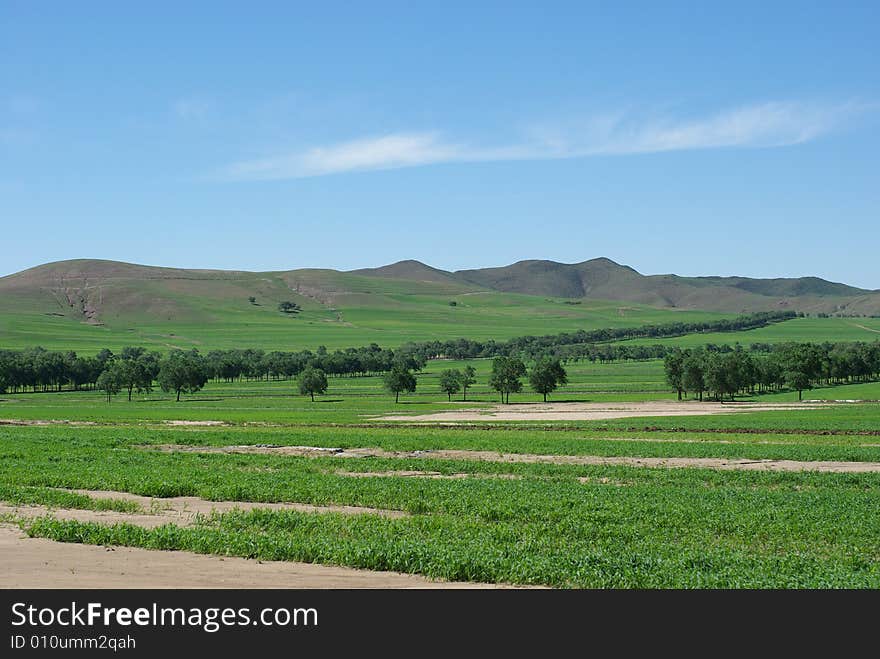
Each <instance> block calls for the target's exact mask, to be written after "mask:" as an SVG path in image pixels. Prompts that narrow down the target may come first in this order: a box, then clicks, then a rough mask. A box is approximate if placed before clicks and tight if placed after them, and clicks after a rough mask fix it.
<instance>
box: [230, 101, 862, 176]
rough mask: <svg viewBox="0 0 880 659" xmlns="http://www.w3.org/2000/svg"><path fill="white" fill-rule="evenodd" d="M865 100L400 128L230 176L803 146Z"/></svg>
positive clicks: (248, 164)
mask: <svg viewBox="0 0 880 659" xmlns="http://www.w3.org/2000/svg"><path fill="white" fill-rule="evenodd" d="M863 109H864V106H858V105H856V104H852V103H849V104H844V105H836V106H828V105H826V106H822V105H809V104H802V103H764V104H760V105H751V106H746V107H741V108H737V109H733V110H727V111H724V112H719V113H717V114H714V115H711V116H708V117H702V118H696V119H670V118H664V117H660V118H658V117H649V118H647V119H646V118H635V117H632V116H631V115H626V114H616V115H604V116H594V117H590V118H588V119H586V120H583V121H579V122H576V123H574V124H571V123H569V124H566V125H564V126H547V125H544V126H538V127H535V128H533V130H531V131H530V134H529V136H528V137H527V138H524V139H522V140H521V141H518V142H515V143H512V144H506V145H501V146H479V145H474V144H470V143H467V142H461V141H453V140H448V139H445V138H444V137H443V136H441V135H440V134H438V133H419V132H415V133H413V132H403V133H392V134H388V135H381V136H376V137H367V138H362V139H357V140H352V141H348V142H340V143H336V144H331V145H327V146H319V147H312V148H308V149H305V150H299V151H294V152H291V153H286V154H282V155H276V156H271V157H266V158H259V159H254V160H245V161H241V162H237V163H233V164H231V165H229V166H227V167H226V168H224V169H223V170H222V171H221V173H220V175H221V177H222V178H225V179H232V180H273V179H274V180H279V179H296V178H305V177H310V176H325V175H329V174H341V173H346V172H361V171H370V170H380V169H399V168H403V167H417V166H421V165H431V164H440V163H460V162H480V161H482V162H486V161H504V160H507V161H509V160H551V159H561V158H583V157H588V156H600V155H626V154H645V153H659V152H665V151H682V150H695V149H715V148H730V147H744V148H769V147H780V146H788V145H794V144H801V143H804V142H808V141H810V140H813V139H816V138H817V137H820V136H821V135H824V134H826V133H828V132H829V131H831V130H833V129H834V128H836V127H837V126H839V125H840V124H841V123H843V122H844V121H845V120H846V119H847V118H848V117H851V116H852V115H853V114H855V113H857V112H859V111H862V110H863Z"/></svg>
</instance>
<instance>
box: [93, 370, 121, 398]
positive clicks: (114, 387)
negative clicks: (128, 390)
mask: <svg viewBox="0 0 880 659" xmlns="http://www.w3.org/2000/svg"><path fill="white" fill-rule="evenodd" d="M95 386H96V387H97V388H98V389H99V390H100V391H103V392H104V393H105V394H107V402H108V403H109V402H110V396H115V395H116V394H118V393H119V392H120V391H122V385H121V384H120V382H119V373H118V369H116V368H114V367H113V366H111V367H110V368H108V369H107V370H106V371H101V375H99V376H98V381H97V382H96V383H95Z"/></svg>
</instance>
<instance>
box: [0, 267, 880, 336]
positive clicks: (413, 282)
mask: <svg viewBox="0 0 880 659" xmlns="http://www.w3.org/2000/svg"><path fill="white" fill-rule="evenodd" d="M285 291H288V292H294V293H296V294H297V295H300V296H303V297H304V298H307V299H308V300H312V301H313V302H314V303H316V304H319V305H321V306H322V307H324V308H326V309H327V310H329V311H332V307H333V306H334V304H336V303H337V302H338V301H339V300H341V299H344V300H350V299H352V296H355V297H357V298H358V299H359V300H360V301H363V300H367V299H370V296H371V295H373V296H377V295H385V296H388V295H395V294H404V295H405V294H421V293H424V292H428V293H430V294H441V295H443V294H449V295H456V294H460V293H468V292H470V293H477V292H480V291H484V292H485V291H495V292H503V293H515V294H522V295H531V296H540V297H542V298H564V299H571V300H577V299H595V300H609V301H618V302H630V303H638V304H644V305H649V306H654V307H659V308H674V309H689V310H690V309H694V310H704V311H718V312H727V313H748V312H755V311H773V310H779V309H792V310H796V311H803V312H807V313H829V314H834V313H841V314H851V315H878V314H880V291H876V290H866V289H862V288H857V287H854V286H848V285H846V284H841V283H836V282H830V281H827V280H824V279H820V278H818V277H798V278H777V279H758V278H750V277H713V276H708V277H681V276H678V275H674V274H667V275H643V274H641V273H639V272H638V271H637V270H635V269H634V268H632V267H630V266H627V265H621V264H619V263H616V262H614V261H612V260H611V259H608V258H596V259H590V260H588V261H583V262H581V263H557V262H555V261H547V260H527V261H519V262H517V263H513V264H511V265H508V266H503V267H492V268H479V269H470V270H458V271H454V272H452V271H446V270H441V269H438V268H434V267H432V266H429V265H426V264H424V263H421V262H419V261H415V260H406V261H399V262H397V263H392V264H389V265H385V266H381V267H377V268H363V269H358V270H351V271H338V270H331V269H312V268H309V269H300V270H286V271H276V272H248V271H240V270H235V271H233V270H198V269H185V268H162V267H154V266H145V265H137V264H131V263H123V262H118V261H104V260H97V259H77V260H70V261H59V262H55V263H48V264H45V265H41V266H37V267H34V268H30V269H28V270H24V271H22V272H19V273H16V274H13V275H9V276H6V277H0V307H2V308H5V309H11V308H13V307H14V306H15V304H18V305H23V306H24V307H28V306H30V307H33V308H34V309H36V308H38V307H39V308H42V307H43V306H45V301H46V300H54V301H55V303H56V304H60V305H61V306H62V307H63V308H76V309H80V310H81V312H82V315H83V317H84V318H85V319H86V320H96V322H97V319H100V318H101V316H102V315H103V314H106V313H107V312H108V310H113V312H114V313H120V310H121V312H122V313H125V312H126V310H128V309H138V310H139V311H143V312H145V313H149V314H153V315H156V314H161V315H163V316H168V317H172V316H174V315H175V314H177V313H184V312H185V313H192V314H194V315H193V317H194V318H197V317H198V315H199V313H200V312H199V311H198V310H197V309H196V308H195V307H194V306H193V303H192V302H191V300H198V299H203V300H204V301H205V305H210V304H214V303H215V302H217V303H219V302H222V301H223V300H225V299H228V298H230V297H232V296H236V297H239V298H240V297H241V296H245V298H246V297H247V296H248V295H250V294H254V295H257V296H260V295H264V296H265V295H270V296H275V297H278V296H282V297H283V295H284V294H285V293H284V292H285ZM184 297H186V298H187V300H190V301H188V302H187V303H186V305H185V306H186V309H183V307H182V306H181V304H182V303H181V302H180V299H182V298H184ZM376 299H378V298H376ZM40 300H42V301H43V302H40ZM13 303H15V304H13ZM390 303H392V302H389V300H388V299H385V298H383V301H382V304H390ZM197 306H198V305H197ZM65 313H67V312H65Z"/></svg>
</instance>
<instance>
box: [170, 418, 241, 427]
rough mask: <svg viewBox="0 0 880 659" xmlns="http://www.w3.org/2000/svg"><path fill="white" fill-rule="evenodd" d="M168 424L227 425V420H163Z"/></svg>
mask: <svg viewBox="0 0 880 659" xmlns="http://www.w3.org/2000/svg"><path fill="white" fill-rule="evenodd" d="M162 423H164V424H165V425H166V426H225V425H227V424H226V422H225V421H186V420H183V419H174V420H168V421H163V422H162Z"/></svg>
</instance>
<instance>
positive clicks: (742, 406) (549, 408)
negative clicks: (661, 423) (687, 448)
mask: <svg viewBox="0 0 880 659" xmlns="http://www.w3.org/2000/svg"><path fill="white" fill-rule="evenodd" d="M828 404H830V403H818V402H814V403H809V404H808V403H716V402H703V403H701V402H698V401H682V402H679V401H675V400H660V401H646V402H633V403H523V404H514V405H495V406H493V407H489V408H472V409H463V410H450V411H446V412H434V413H431V414H415V415H404V414H398V415H389V416H381V417H377V418H376V420H378V421H411V422H412V421H416V422H444V421H601V420H604V419H626V418H630V417H642V416H701V415H706V414H734V413H737V412H765V411H770V410H776V411H779V410H809V409H816V408H818V407H823V406H825V405H828Z"/></svg>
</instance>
